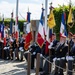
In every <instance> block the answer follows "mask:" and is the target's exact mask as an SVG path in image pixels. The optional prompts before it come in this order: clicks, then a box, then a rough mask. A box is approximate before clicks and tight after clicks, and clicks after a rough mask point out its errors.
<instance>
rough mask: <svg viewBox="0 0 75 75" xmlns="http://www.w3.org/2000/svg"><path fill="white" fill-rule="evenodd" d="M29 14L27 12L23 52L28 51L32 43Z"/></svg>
mask: <svg viewBox="0 0 75 75" xmlns="http://www.w3.org/2000/svg"><path fill="white" fill-rule="evenodd" d="M30 14H31V13H30V12H27V16H28V18H27V19H28V20H27V25H26V36H25V46H24V47H25V50H28V48H29V45H30V43H31V41H32V29H31V23H30Z"/></svg>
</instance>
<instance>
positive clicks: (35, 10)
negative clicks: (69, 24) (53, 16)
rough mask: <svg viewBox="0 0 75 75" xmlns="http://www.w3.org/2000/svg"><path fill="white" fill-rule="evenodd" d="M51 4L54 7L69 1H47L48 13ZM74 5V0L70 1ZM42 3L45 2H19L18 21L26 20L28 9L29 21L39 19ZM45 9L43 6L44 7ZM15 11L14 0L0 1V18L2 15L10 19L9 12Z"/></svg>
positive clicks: (21, 0) (28, 0) (33, 0)
mask: <svg viewBox="0 0 75 75" xmlns="http://www.w3.org/2000/svg"><path fill="white" fill-rule="evenodd" d="M50 2H52V3H53V6H54V7H57V6H58V4H60V5H63V4H65V5H67V4H68V2H69V0H48V12H49V3H50ZM72 2H73V3H74V4H75V0H72ZM42 3H43V4H45V0H19V14H18V16H19V19H26V14H27V11H28V8H29V11H30V12H31V13H32V14H31V19H39V18H40V14H41V7H42ZM44 7H45V5H44ZM15 10H16V0H0V17H1V16H2V14H4V17H5V18H10V17H11V14H10V13H11V12H12V11H13V12H14V19H15V15H16V14H15V12H16V11H15Z"/></svg>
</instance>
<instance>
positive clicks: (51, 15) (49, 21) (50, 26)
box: [48, 10, 56, 29]
mask: <svg viewBox="0 0 75 75" xmlns="http://www.w3.org/2000/svg"><path fill="white" fill-rule="evenodd" d="M55 25H56V24H55V19H54V14H53V10H51V13H50V15H49V19H48V26H49V28H50V29H52V28H53V27H54V26H55Z"/></svg>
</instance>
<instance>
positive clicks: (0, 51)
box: [0, 39, 3, 59]
mask: <svg viewBox="0 0 75 75" xmlns="http://www.w3.org/2000/svg"><path fill="white" fill-rule="evenodd" d="M2 50H3V41H2V39H0V59H2V54H3V53H2Z"/></svg>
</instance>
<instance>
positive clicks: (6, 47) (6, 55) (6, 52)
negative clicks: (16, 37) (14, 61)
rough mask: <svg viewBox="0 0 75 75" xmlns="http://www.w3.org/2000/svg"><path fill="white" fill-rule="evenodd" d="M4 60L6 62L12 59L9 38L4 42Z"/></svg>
mask: <svg viewBox="0 0 75 75" xmlns="http://www.w3.org/2000/svg"><path fill="white" fill-rule="evenodd" d="M4 43H5V44H4V58H5V59H6V60H8V59H10V50H9V49H10V44H9V38H8V37H7V38H6V41H5V42H4Z"/></svg>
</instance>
